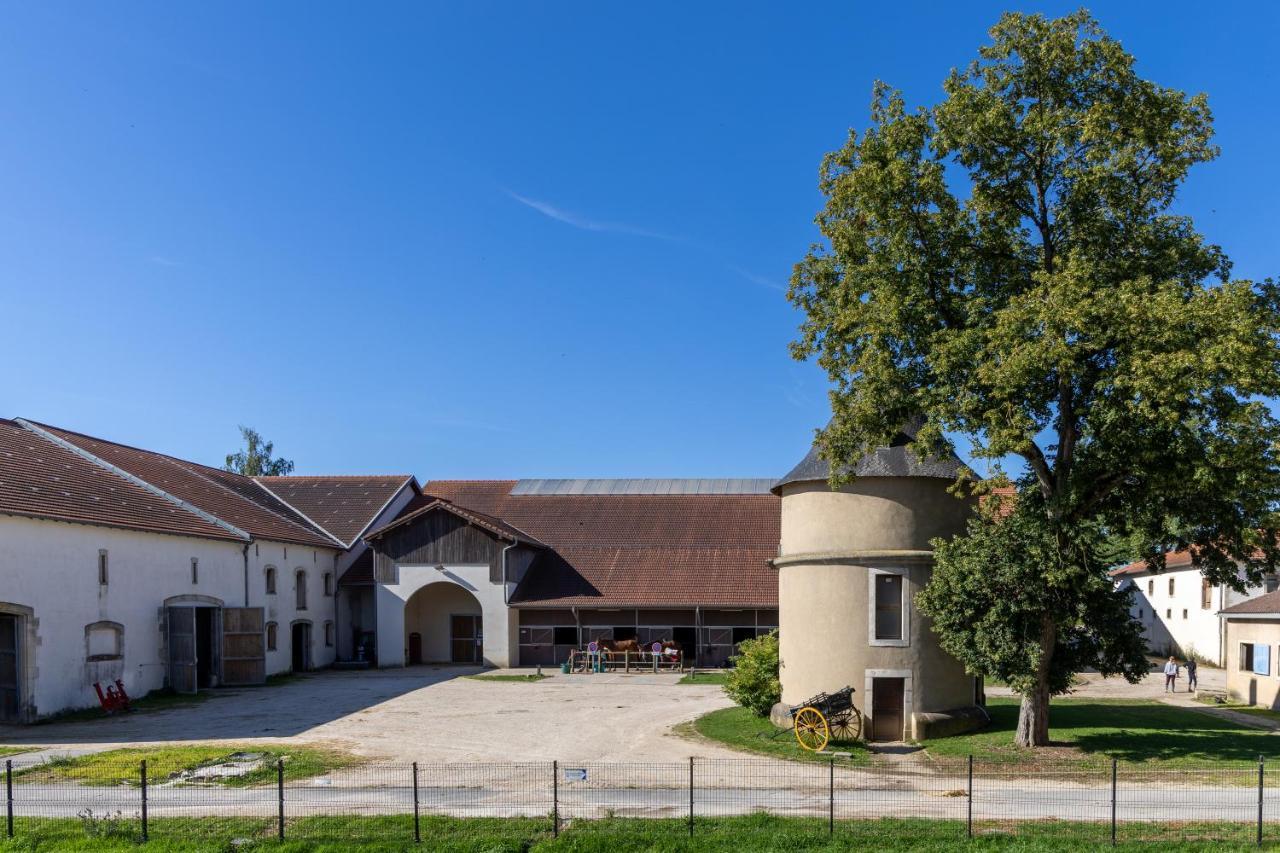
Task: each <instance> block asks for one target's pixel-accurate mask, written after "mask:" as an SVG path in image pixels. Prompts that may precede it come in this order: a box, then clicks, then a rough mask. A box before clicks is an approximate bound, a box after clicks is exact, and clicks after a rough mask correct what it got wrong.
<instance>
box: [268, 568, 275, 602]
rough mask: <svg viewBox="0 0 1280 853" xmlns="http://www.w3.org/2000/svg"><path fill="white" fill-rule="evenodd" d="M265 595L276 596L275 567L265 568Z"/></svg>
mask: <svg viewBox="0 0 1280 853" xmlns="http://www.w3.org/2000/svg"><path fill="white" fill-rule="evenodd" d="M266 575H267V595H275V594H276V567H275V566H267V572H266Z"/></svg>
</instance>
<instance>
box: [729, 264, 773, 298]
mask: <svg viewBox="0 0 1280 853" xmlns="http://www.w3.org/2000/svg"><path fill="white" fill-rule="evenodd" d="M729 269H731V270H733V271H734V272H735V273H737V274H738V275H740V276H742V277H743V278H745V279H746V280H747V281H749V282H751V283H752V284H758V285H760V286H761V287H767V288H769V289H770V290H777V291H781V292H782V293H786V292H787V286H786V285H785V284H782V283H781V282H778V281H774V280H773V279H771V278H768V277H767V276H763V275H756V274H755V273H753V272H751V271H750V270H744V269H743V268H742V267H735V266H730V267H729Z"/></svg>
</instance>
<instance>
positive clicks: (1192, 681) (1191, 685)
mask: <svg viewBox="0 0 1280 853" xmlns="http://www.w3.org/2000/svg"><path fill="white" fill-rule="evenodd" d="M1195 689H1196V659H1195V658H1187V692H1188V693H1191V692H1193V691H1194V690H1195Z"/></svg>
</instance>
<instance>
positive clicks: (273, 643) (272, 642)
mask: <svg viewBox="0 0 1280 853" xmlns="http://www.w3.org/2000/svg"><path fill="white" fill-rule="evenodd" d="M264 632H265V633H266V642H267V651H269V652H274V651H276V649H277V648H278V647H279V645H280V626H279V624H277V623H275V622H268V623H267V624H266V625H265V626H264Z"/></svg>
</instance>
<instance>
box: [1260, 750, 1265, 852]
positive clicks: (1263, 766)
mask: <svg viewBox="0 0 1280 853" xmlns="http://www.w3.org/2000/svg"><path fill="white" fill-rule="evenodd" d="M1263 762H1264V759H1263V757H1262V756H1261V755H1259V756H1258V846H1259V847H1261V846H1262V773H1263V770H1264V768H1265V764H1264V763H1263Z"/></svg>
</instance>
